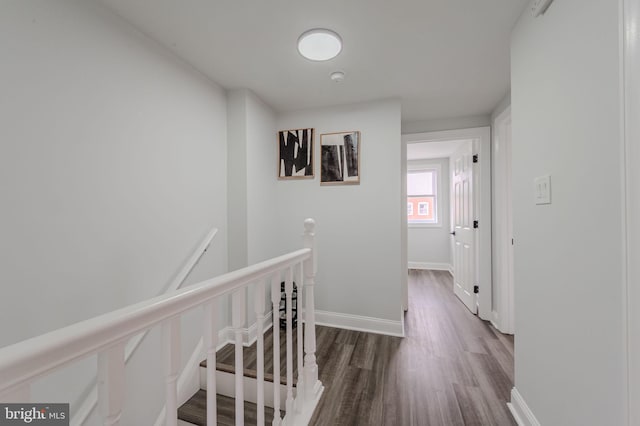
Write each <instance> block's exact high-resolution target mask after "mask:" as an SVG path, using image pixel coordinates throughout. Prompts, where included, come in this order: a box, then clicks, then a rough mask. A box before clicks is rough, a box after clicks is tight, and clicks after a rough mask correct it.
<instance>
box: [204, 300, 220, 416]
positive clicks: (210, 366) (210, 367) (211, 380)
mask: <svg viewBox="0 0 640 426" xmlns="http://www.w3.org/2000/svg"><path fill="white" fill-rule="evenodd" d="M216 303H217V300H216V301H213V302H209V303H207V304H206V305H205V306H204V345H205V346H204V347H205V350H206V351H207V426H215V425H216V424H217V422H218V418H217V417H218V412H217V406H216V393H217V391H216V346H217V345H218V317H217V315H218V313H217V312H216V309H215V308H216Z"/></svg>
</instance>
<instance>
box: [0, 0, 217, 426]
mask: <svg viewBox="0 0 640 426" xmlns="http://www.w3.org/2000/svg"><path fill="white" fill-rule="evenodd" d="M0 57H1V58H2V67H0V93H2V96H0V121H1V125H0V147H1V154H0V194H1V197H2V209H0V235H2V238H1V239H0V241H1V243H0V280H1V282H2V297H0V346H4V345H7V344H10V343H13V342H17V341H19V340H22V339H25V338H27V337H30V336H35V335H38V334H41V333H44V332H46V331H49V330H53V329H56V328H59V327H62V326H65V325H68V324H71V323H74V322H77V321H79V320H82V319H85V318H89V317H92V316H95V315H97V314H100V313H104V312H107V311H110V310H113V309H115V308H118V307H121V306H124V305H127V304H130V303H133V302H136V301H139V300H142V299H144V298H148V297H150V296H153V295H156V294H158V293H159V292H160V291H161V290H162V289H163V288H164V287H165V286H166V285H167V284H168V282H169V281H170V280H171V278H172V277H173V276H174V275H175V274H176V273H177V272H178V270H179V269H180V268H181V267H182V266H183V264H184V263H185V261H186V259H187V257H188V256H189V255H191V253H192V252H193V250H194V249H195V247H196V245H197V244H198V243H199V242H200V241H201V240H202V238H203V237H204V236H205V235H206V233H207V232H208V230H209V229H210V228H211V227H213V226H217V227H218V228H219V229H220V232H219V233H218V235H217V236H216V238H215V240H214V242H213V244H212V246H211V248H210V250H209V251H208V253H207V255H206V256H205V258H203V260H202V261H201V263H200V264H199V266H198V267H197V270H196V271H194V277H192V280H195V279H196V277H204V276H206V277H210V276H213V275H217V274H219V273H221V272H224V271H225V270H226V264H227V258H226V248H227V247H226V239H227V237H226V221H227V215H226V186H227V179H226V156H227V155H226V154H227V153H226V98H225V93H224V91H223V90H221V88H220V87H218V86H217V85H215V84H214V83H212V82H211V81H209V80H208V79H206V78H204V77H203V76H201V75H200V74H198V73H196V72H194V71H193V70H192V69H191V68H190V67H188V66H186V65H185V64H183V63H181V62H179V61H177V60H175V59H173V58H172V56H171V55H170V54H168V53H167V52H166V51H164V50H163V49H161V48H159V47H158V46H157V45H155V44H154V43H152V42H150V41H149V40H148V39H147V38H145V37H143V36H141V35H140V34H139V33H138V32H137V31H135V30H132V29H131V28H130V27H129V26H128V25H127V24H125V23H123V22H122V21H121V20H119V19H118V18H115V17H114V16H112V15H111V14H110V13H109V12H105V11H103V10H102V9H100V7H99V6H96V5H94V4H92V3H89V2H83V1H63V0H60V1H56V2H51V1H48V0H41V1H37V0H33V1H28V2H25V1H19V0H15V1H12V0H8V1H3V2H2V4H1V6H0ZM196 324H197V325H198V326H199V324H198V323H196ZM188 325H189V320H187V321H185V331H184V333H185V335H184V337H185V347H186V348H188V347H192V346H191V344H195V338H196V337H195V336H194V334H196V331H197V329H196V327H194V326H192V327H188ZM157 334H158V333H152V335H151V336H150V337H149V338H148V339H146V340H145V343H144V344H143V346H142V347H141V348H140V351H139V352H138V353H137V355H136V357H134V358H135V359H134V361H133V364H136V363H138V364H144V365H146V366H148V367H149V368H151V367H154V368H155V367H158V365H157V364H158V362H157V360H158V357H157V356H156V355H157V353H158V349H159V347H160V346H159V338H158V336H157ZM185 351H186V352H188V350H186V349H185ZM94 371H95V364H92V363H91V362H87V363H85V364H84V367H83V368H82V369H80V368H77V369H75V370H73V371H70V372H69V374H66V375H64V374H62V375H58V381H55V380H54V381H53V382H51V381H49V382H50V383H46V382H45V383H44V384H43V385H42V386H41V387H40V386H39V387H36V392H35V395H34V398H35V399H36V400H47V401H62V402H71V403H72V404H74V402H75V401H76V400H77V398H78V395H79V392H80V389H82V388H83V387H85V386H86V385H87V384H88V382H89V381H90V380H91V377H92V376H93V372H94ZM157 371H159V370H156V371H148V370H145V369H144V368H143V369H142V370H141V371H140V372H136V373H135V375H134V376H129V377H128V381H131V382H132V383H130V387H129V388H128V392H132V393H140V392H143V391H144V393H145V396H146V397H145V398H144V399H141V400H139V401H137V402H136V404H135V405H134V404H129V405H128V406H127V408H126V410H125V417H124V420H123V422H124V423H125V424H143V423H147V422H148V421H149V418H151V417H150V416H153V415H155V413H157V412H158V411H159V407H160V404H161V401H162V389H163V385H162V378H161V377H160V376H158V375H157ZM62 381H64V383H65V385H64V386H60V383H61V382H62ZM56 384H57V385H56ZM74 408H75V406H74V405H72V411H73V410H74Z"/></svg>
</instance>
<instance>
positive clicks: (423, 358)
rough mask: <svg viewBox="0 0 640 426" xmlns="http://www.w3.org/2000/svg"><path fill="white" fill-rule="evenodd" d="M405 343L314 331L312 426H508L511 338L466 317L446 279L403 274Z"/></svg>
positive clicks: (438, 275) (427, 274)
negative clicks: (320, 389) (318, 388)
mask: <svg viewBox="0 0 640 426" xmlns="http://www.w3.org/2000/svg"><path fill="white" fill-rule="evenodd" d="M409 298H410V303H409V310H408V312H407V313H406V315H405V333H406V337H405V338H397V337H391V336H382V335H373V334H368V333H363V332H357V331H349V330H337V329H330V328H327V327H318V331H317V348H318V349H317V353H316V355H317V359H318V366H319V372H320V380H322V382H323V384H324V386H325V392H324V395H323V397H322V399H321V400H320V405H319V407H318V409H317V410H316V412H315V414H314V417H313V418H312V419H311V423H310V424H312V425H339V424H344V425H402V426H404V425H407V426H411V425H421V426H422V425H433V426H435V425H443V426H452V425H453V426H457V425H460V426H462V425H482V426H485V425H492V426H512V425H515V422H514V420H513V418H512V417H511V415H510V413H509V410H508V408H507V406H506V402H507V401H508V399H509V394H510V392H511V388H512V387H513V338H512V337H510V336H503V335H502V334H500V333H499V332H497V331H496V330H495V329H493V327H492V326H491V325H490V324H488V323H487V322H485V321H482V320H480V319H479V318H478V317H477V316H475V315H473V314H471V313H470V312H469V310H468V309H467V308H466V307H465V306H464V305H463V304H462V303H461V302H460V301H459V300H458V299H457V298H456V297H455V296H454V295H453V282H452V279H451V275H450V274H449V273H448V272H441V271H411V272H410V274H409Z"/></svg>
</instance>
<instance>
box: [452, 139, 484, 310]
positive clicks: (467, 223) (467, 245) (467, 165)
mask: <svg viewBox="0 0 640 426" xmlns="http://www.w3.org/2000/svg"><path fill="white" fill-rule="evenodd" d="M452 207H453V224H454V228H453V229H454V243H453V292H454V294H455V295H456V296H458V298H459V299H460V300H461V301H462V303H464V304H465V306H466V307H467V308H469V310H470V311H471V312H473V313H474V314H475V313H477V311H478V304H477V301H476V295H475V294H474V291H473V286H474V278H475V260H476V253H475V250H476V244H475V232H474V228H473V221H474V217H475V216H474V211H473V208H474V198H473V155H472V147H471V144H469V146H466V147H464V148H462V149H461V150H459V151H458V152H457V153H456V154H454V156H453V203H452Z"/></svg>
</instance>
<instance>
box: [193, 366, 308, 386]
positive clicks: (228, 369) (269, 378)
mask: <svg viewBox="0 0 640 426" xmlns="http://www.w3.org/2000/svg"><path fill="white" fill-rule="evenodd" d="M200 367H204V368H207V361H206V360H204V361H202V362H201V363H200ZM216 370H218V371H224V372H225V373H230V374H235V373H236V367H235V366H234V365H230V364H224V363H221V362H217V363H216ZM296 370H297V369H295V368H294V370H293V371H294V374H295V375H294V377H293V384H292V386H294V387H295V386H296V385H297V383H298V378H297V377H296V376H297V373H295V372H296ZM244 376H245V377H251V378H252V379H257V378H258V371H257V370H254V369H252V368H245V369H244ZM264 381H265V382H270V383H273V374H271V373H264ZM286 383H287V375H286V373H285V374H284V375H283V376H281V377H280V384H286Z"/></svg>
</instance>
